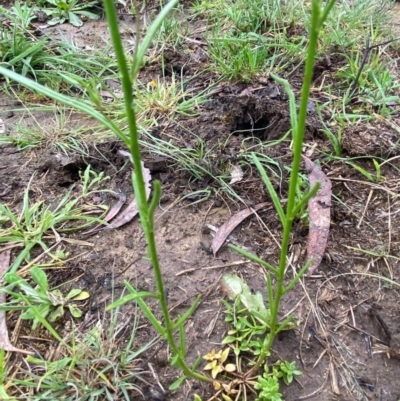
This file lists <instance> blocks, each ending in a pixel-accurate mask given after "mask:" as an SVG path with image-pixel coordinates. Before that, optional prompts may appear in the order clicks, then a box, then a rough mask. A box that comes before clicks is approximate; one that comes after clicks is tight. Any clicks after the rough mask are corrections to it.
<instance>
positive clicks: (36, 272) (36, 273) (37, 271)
mask: <svg viewBox="0 0 400 401" xmlns="http://www.w3.org/2000/svg"><path fill="white" fill-rule="evenodd" d="M29 273H30V275H31V276H32V278H33V280H34V281H35V283H36V284H37V285H38V286H39V288H40V289H41V290H42V292H46V291H48V290H49V283H48V281H47V276H46V273H45V272H44V271H43V270H42V269H41V268H40V267H38V266H33V267H32V269H31V270H30V272H29Z"/></svg>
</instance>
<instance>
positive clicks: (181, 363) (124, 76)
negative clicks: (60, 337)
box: [104, 0, 212, 382]
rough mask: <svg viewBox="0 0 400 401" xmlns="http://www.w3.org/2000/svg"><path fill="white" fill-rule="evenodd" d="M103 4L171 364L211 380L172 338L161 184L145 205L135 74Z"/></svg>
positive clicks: (109, 1)
mask: <svg viewBox="0 0 400 401" xmlns="http://www.w3.org/2000/svg"><path fill="white" fill-rule="evenodd" d="M175 3H176V1H175ZM104 5H105V10H106V14H107V19H108V26H109V28H110V34H111V39H112V41H113V45H114V50H115V54H116V58H117V62H118V67H119V71H120V73H121V80H122V89H123V93H124V99H125V110H126V115H127V119H128V129H129V137H128V138H127V139H126V141H125V143H126V144H127V145H128V147H129V150H130V152H131V154H132V158H133V164H134V167H135V174H134V177H133V186H134V191H135V196H136V199H137V203H138V210H139V214H140V218H141V223H142V227H143V230H144V233H145V237H146V241H147V246H148V254H149V257H150V260H151V264H152V267H153V271H154V276H155V280H156V285H157V292H158V301H159V304H160V307H161V311H162V314H163V318H164V325H165V333H166V339H167V341H168V343H169V346H170V347H171V350H172V353H173V355H174V359H175V365H176V366H177V367H179V368H180V369H182V371H183V373H184V374H185V375H186V376H190V377H193V378H196V379H198V380H203V381H209V382H212V380H211V379H210V378H208V377H207V376H204V375H201V374H199V373H197V372H195V371H192V370H191V369H190V368H189V367H188V365H187V364H186V362H185V360H184V357H183V355H184V354H185V350H180V349H179V347H178V346H177V344H176V341H175V339H174V330H173V324H172V321H171V316H170V314H169V311H168V305H167V301H166V294H165V290H164V285H163V278H162V273H161V268H160V264H159V260H158V255H157V246H156V241H155V235H154V211H155V209H156V207H157V205H158V202H159V200H160V197H161V184H160V182H158V181H157V182H155V183H154V191H153V199H152V201H151V204H150V205H149V204H148V203H147V199H146V189H145V182H144V177H143V168H142V164H141V155H140V147H139V134H138V130H137V123H136V114H135V110H134V107H133V90H132V86H133V82H132V79H135V74H133V76H132V77H131V75H130V72H129V68H128V64H127V61H126V58H125V54H124V49H123V45H122V40H121V35H120V33H119V28H118V19H117V13H116V10H115V5H114V1H113V0H104ZM138 34H139V33H138ZM149 44H150V42H149V43H148V45H149ZM138 54H139V53H138V51H136V57H138ZM139 61H140V60H139ZM139 61H138V60H135V65H136V70H135V73H136V72H137V69H138V65H139V64H138V63H139Z"/></svg>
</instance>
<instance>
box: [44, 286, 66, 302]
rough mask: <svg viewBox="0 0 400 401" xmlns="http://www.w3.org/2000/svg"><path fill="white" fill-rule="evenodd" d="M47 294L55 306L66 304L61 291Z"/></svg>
mask: <svg viewBox="0 0 400 401" xmlns="http://www.w3.org/2000/svg"><path fill="white" fill-rule="evenodd" d="M46 294H47V297H48V299H49V301H50V302H51V303H52V304H53V305H54V306H57V305H62V304H64V297H63V294H62V293H61V291H60V290H53V291H47V292H46Z"/></svg>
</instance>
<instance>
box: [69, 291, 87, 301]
mask: <svg viewBox="0 0 400 401" xmlns="http://www.w3.org/2000/svg"><path fill="white" fill-rule="evenodd" d="M89 297H90V294H89V293H88V292H87V291H82V292H81V293H80V294H78V295H77V296H76V297H74V298H73V300H74V301H84V300H85V299H88V298H89Z"/></svg>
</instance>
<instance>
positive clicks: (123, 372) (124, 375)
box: [4, 309, 157, 401]
mask: <svg viewBox="0 0 400 401" xmlns="http://www.w3.org/2000/svg"><path fill="white" fill-rule="evenodd" d="M136 316H137V315H136V313H133V315H132V316H131V315H127V314H123V313H122V312H121V311H120V310H119V309H116V310H114V311H112V312H111V313H110V314H109V315H107V316H106V315H105V314H104V315H103V317H102V318H100V319H98V320H97V322H96V321H95V322H92V323H94V324H93V325H92V327H91V328H90V329H85V328H84V327H81V328H79V327H76V326H75V325H74V324H73V323H72V322H71V323H70V324H69V333H68V335H67V338H66V342H67V343H68V344H67V346H65V345H62V344H59V345H58V347H57V349H56V350H55V352H54V353H53V354H52V355H53V356H52V357H51V358H48V359H45V358H43V357H41V356H37V357H32V356H29V357H27V358H26V362H25V364H22V365H21V364H10V363H8V364H5V365H4V366H5V370H6V371H7V373H8V375H7V377H8V378H9V379H8V380H7V392H8V394H12V395H13V396H15V397H20V398H23V399H29V400H31V401H43V400H49V401H50V400H55V399H62V400H65V401H73V400H82V401H86V400H87V401H89V400H90V401H103V400H115V399H118V400H125V401H130V400H133V399H139V398H142V397H143V392H142V389H143V388H144V387H148V386H149V382H148V381H147V380H148V378H149V372H147V371H146V370H144V368H143V366H144V364H143V362H144V361H143V360H142V359H141V356H142V355H143V354H144V353H145V352H146V351H147V350H148V349H149V348H150V347H151V346H152V345H153V344H154V342H155V341H156V340H157V338H156V337H155V338H153V339H151V340H150V341H148V342H147V343H146V344H144V345H141V346H139V345H138V344H137V339H136V331H137V326H138V319H137V317H136ZM132 322H133V324H130V325H129V330H126V327H127V325H128V323H132Z"/></svg>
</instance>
